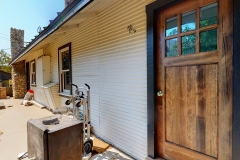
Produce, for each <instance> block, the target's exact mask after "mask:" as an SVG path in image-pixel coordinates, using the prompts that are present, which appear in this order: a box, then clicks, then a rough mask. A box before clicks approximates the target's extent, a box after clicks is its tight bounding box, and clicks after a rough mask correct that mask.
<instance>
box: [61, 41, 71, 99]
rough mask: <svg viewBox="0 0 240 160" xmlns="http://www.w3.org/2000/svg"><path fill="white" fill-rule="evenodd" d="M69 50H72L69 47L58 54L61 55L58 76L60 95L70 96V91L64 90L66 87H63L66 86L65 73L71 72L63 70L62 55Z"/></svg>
mask: <svg viewBox="0 0 240 160" xmlns="http://www.w3.org/2000/svg"><path fill="white" fill-rule="evenodd" d="M67 50H70V47H69V46H67V47H65V48H63V49H61V50H59V52H58V54H59V75H58V76H59V86H60V93H59V95H70V90H67V89H64V87H62V86H64V79H63V78H62V75H63V73H64V72H67V71H70V69H67V70H62V53H63V52H65V51H67ZM69 54H71V53H70V52H69ZM70 67H71V66H70Z"/></svg>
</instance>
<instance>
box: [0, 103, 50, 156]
mask: <svg viewBox="0 0 240 160" xmlns="http://www.w3.org/2000/svg"><path fill="white" fill-rule="evenodd" d="M0 102H3V103H4V104H5V106H6V109H2V110H0V130H1V131H2V132H3V134H2V135H1V136H0V160H15V159H17V155H18V154H19V153H20V152H26V151H27V121H28V120H29V119H31V118H32V119H36V118H40V117H46V116H50V115H53V114H52V113H51V112H49V111H48V110H47V109H40V108H38V107H36V106H29V107H26V106H22V105H20V103H21V102H22V100H21V99H4V100H0ZM8 106H13V107H8Z"/></svg>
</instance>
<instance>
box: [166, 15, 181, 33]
mask: <svg viewBox="0 0 240 160" xmlns="http://www.w3.org/2000/svg"><path fill="white" fill-rule="evenodd" d="M177 33H178V27H177V16H176V17H173V18H169V19H167V20H166V37H168V36H172V35H175V34H177Z"/></svg>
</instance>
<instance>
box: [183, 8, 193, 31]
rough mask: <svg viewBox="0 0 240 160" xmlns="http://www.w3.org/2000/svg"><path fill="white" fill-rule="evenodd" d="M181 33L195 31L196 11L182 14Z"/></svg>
mask: <svg viewBox="0 0 240 160" xmlns="http://www.w3.org/2000/svg"><path fill="white" fill-rule="evenodd" d="M181 29H182V32H188V31H191V30H195V29H196V11H191V12H187V13H184V14H182V26H181Z"/></svg>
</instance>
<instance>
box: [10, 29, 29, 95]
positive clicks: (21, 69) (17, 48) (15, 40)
mask: <svg viewBox="0 0 240 160" xmlns="http://www.w3.org/2000/svg"><path fill="white" fill-rule="evenodd" d="M10 37H11V55H12V58H15V57H16V56H17V55H18V54H19V53H20V52H21V51H22V50H23V48H24V31H23V30H20V29H15V28H11V30H10ZM12 90H13V98H23V97H24V95H25V94H26V92H27V77H26V68H25V61H24V60H23V61H20V62H15V63H13V64H12Z"/></svg>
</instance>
